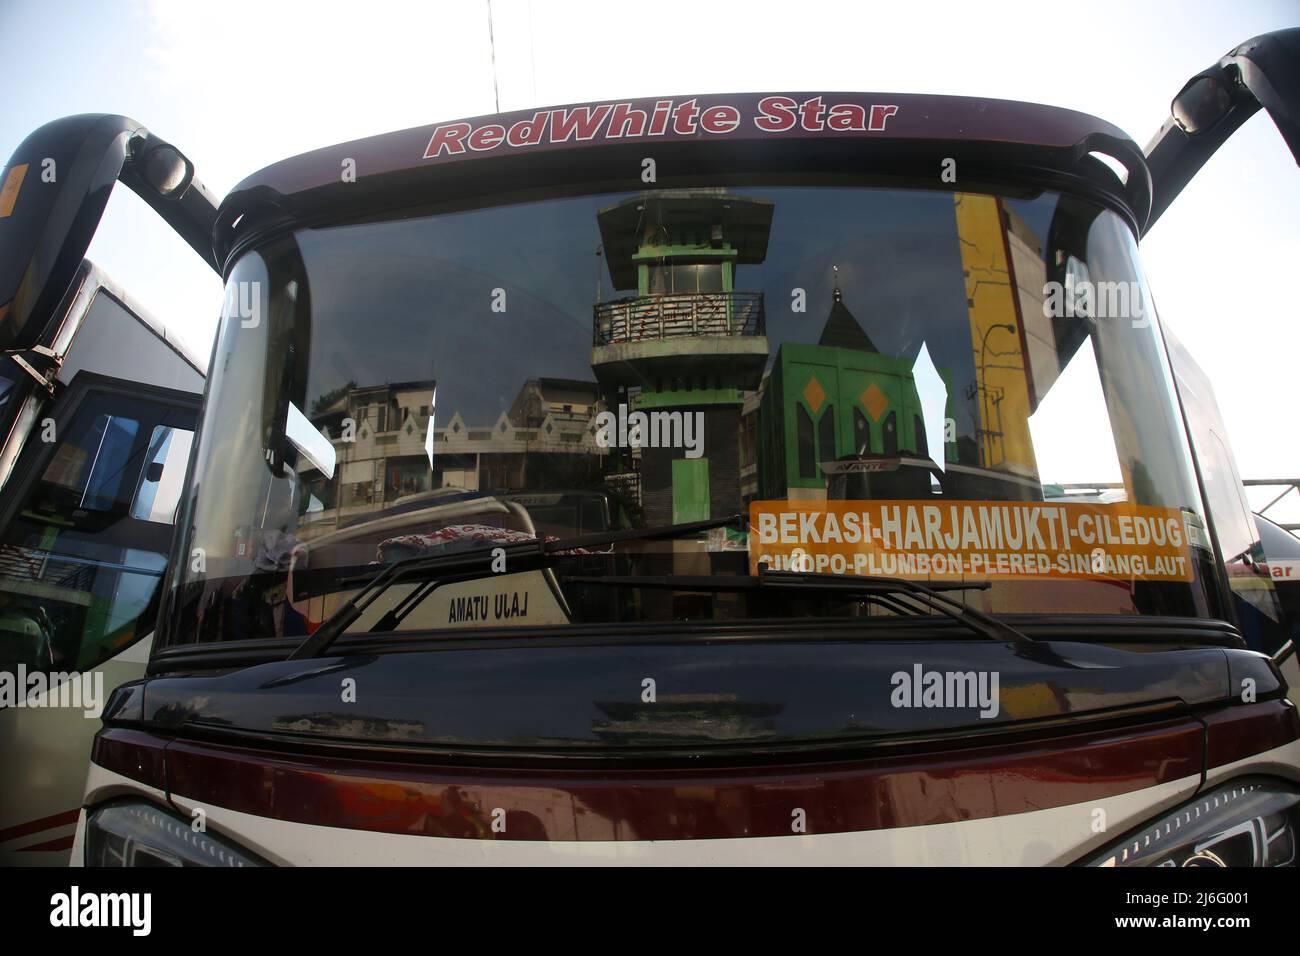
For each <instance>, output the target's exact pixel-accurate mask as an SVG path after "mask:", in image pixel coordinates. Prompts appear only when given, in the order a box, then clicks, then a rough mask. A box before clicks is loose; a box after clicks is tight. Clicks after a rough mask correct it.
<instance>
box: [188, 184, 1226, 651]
mask: <svg viewBox="0 0 1300 956" xmlns="http://www.w3.org/2000/svg"><path fill="white" fill-rule="evenodd" d="M225 301H226V308H225V311H224V315H223V319H222V322H221V327H220V329H219V332H218V342H217V346H216V351H215V353H214V361H213V366H212V378H211V384H210V389H209V394H208V397H207V400H206V405H205V411H204V414H203V419H202V423H201V428H200V433H199V437H198V439H197V441H198V447H197V449H196V451H195V455H194V464H193V470H192V475H191V481H190V485H189V489H188V493H187V497H186V500H185V502H184V505H183V508H184V512H183V516H182V519H181V522H182V524H181V527H182V533H181V534H179V535H178V538H177V549H178V550H177V554H176V560H175V561H173V563H172V570H171V572H170V584H169V586H170V591H171V595H170V598H169V602H170V612H169V614H168V618H169V620H168V621H167V623H166V625H165V627H166V628H167V637H166V643H170V644H179V643H188V642H203V641H232V640H245V639H249V640H251V639H274V638H282V639H286V640H287V639H291V638H299V637H301V636H302V635H304V634H308V633H310V632H311V631H312V629H313V628H314V627H316V626H318V625H319V623H320V622H321V621H322V620H324V619H325V618H327V617H328V616H329V615H330V614H331V613H332V612H333V610H334V609H335V608H337V607H338V605H339V604H340V603H341V602H342V601H343V600H345V599H346V598H347V597H348V596H349V595H351V594H354V593H356V590H357V589H358V588H359V587H360V586H361V584H360V582H362V581H364V580H365V578H366V575H368V574H373V572H375V571H376V570H377V569H379V568H381V567H382V566H384V565H386V564H389V563H391V562H393V561H394V560H397V559H400V558H405V557H412V556H420V555H438V554H443V553H449V552H453V551H455V550H457V549H466V548H482V547H483V546H484V545H485V544H493V543H512V542H517V541H527V540H533V539H544V540H554V539H557V538H559V539H567V538H571V537H574V536H577V535H582V534H592V533H599V532H602V531H607V530H612V529H617V528H622V527H629V528H642V527H657V526H665V525H669V524H677V523H685V522H692V521H702V520H706V519H711V518H718V517H721V516H725V515H729V514H741V515H744V516H745V517H746V519H747V520H746V522H745V523H744V525H745V526H744V527H738V528H714V529H712V530H711V531H708V532H701V533H699V534H695V535H688V536H686V537H684V538H682V539H674V540H659V541H628V542H623V543H619V544H616V545H614V546H613V547H611V548H609V549H608V550H605V549H593V550H592V551H590V552H582V553H574V554H572V555H569V556H568V557H567V558H566V559H565V560H564V561H562V562H560V564H559V565H558V566H557V567H555V568H553V569H552V568H548V569H545V570H542V571H538V570H528V571H520V572H518V573H515V572H512V571H511V569H510V568H509V567H494V568H492V569H491V571H494V572H496V573H494V574H486V575H485V576H484V577H483V578H480V579H476V580H473V581H461V582H451V583H446V584H442V585H440V586H439V587H437V588H436V590H433V591H432V592H429V593H425V594H417V593H416V590H417V588H418V587H419V586H420V585H419V584H417V583H412V584H409V585H406V586H404V587H397V588H393V589H392V593H391V595H389V596H387V597H386V600H385V601H384V602H382V606H381V607H377V608H376V609H375V611H374V615H375V616H371V617H369V618H364V617H363V618H362V619H361V620H359V621H358V622H357V623H356V625H354V627H353V630H363V631H365V630H375V631H385V632H391V631H393V630H397V631H429V630H435V631H438V632H440V633H441V632H447V631H457V630H461V629H484V628H487V629H514V628H518V627H552V626H562V625H565V624H568V623H595V624H613V623H647V624H665V623H671V622H683V621H687V622H710V621H730V622H735V621H737V620H749V621H757V620H759V619H769V618H778V619H780V618H788V617H791V616H836V615H849V616H868V617H869V616H873V615H885V614H889V613H891V610H890V608H889V607H887V606H882V605H878V604H872V603H871V602H867V603H866V604H864V603H863V602H860V601H845V600H843V599H842V598H839V599H835V600H830V599H828V598H826V597H824V596H819V597H813V598H809V599H807V600H789V599H786V598H783V599H782V600H781V601H779V602H771V601H768V600H766V599H765V598H762V599H760V598H759V597H758V596H756V595H754V594H753V593H750V592H746V591H744V590H743V589H741V590H737V591H736V592H734V593H733V592H720V591H717V590H714V589H708V588H699V587H697V588H696V589H695V590H692V588H691V586H690V580H689V579H690V577H691V576H694V578H695V580H696V581H698V579H699V576H700V575H733V574H734V575H750V574H755V573H759V572H762V571H764V570H767V569H777V570H807V571H818V572H826V573H836V574H884V575H891V576H899V577H906V578H913V579H916V580H921V581H953V580H958V581H971V582H978V583H981V584H984V583H986V584H987V587H984V588H982V589H980V590H972V591H968V592H961V593H962V594H963V595H964V597H963V598H962V600H965V601H967V602H968V603H970V604H971V605H972V606H976V607H979V608H980V609H982V610H986V611H993V612H996V613H1024V614H1034V613H1043V614H1046V613H1056V614H1059V613H1088V614H1099V615H1173V616H1218V615H1220V614H1221V613H1222V612H1221V611H1220V610H1219V603H1218V601H1219V598H1218V597H1217V596H1216V595H1217V594H1218V592H1217V591H1216V590H1215V588H1216V585H1215V584H1214V581H1215V578H1214V571H1213V568H1214V564H1213V561H1214V559H1213V554H1212V551H1211V549H1210V546H1209V544H1208V537H1207V535H1206V532H1205V524H1204V520H1203V514H1202V512H1203V508H1202V503H1201V497H1200V494H1199V492H1198V490H1197V484H1196V481H1195V478H1194V471H1193V467H1192V463H1191V456H1190V452H1189V450H1188V443H1187V439H1186V433H1185V430H1184V427H1183V425H1182V419H1181V417H1180V414H1179V412H1178V410H1177V404H1176V401H1175V399H1174V398H1173V392H1172V385H1171V381H1170V374H1169V365H1168V360H1167V358H1166V356H1165V353H1164V350H1163V344H1162V340H1161V336H1160V332H1159V329H1158V326H1157V324H1156V321H1155V316H1154V313H1153V311H1152V308H1151V304H1150V302H1151V300H1150V296H1149V293H1148V292H1147V288H1146V284H1145V279H1144V278H1143V276H1142V275H1141V272H1140V268H1139V266H1138V264H1137V251H1136V242H1135V240H1134V238H1133V236H1132V233H1131V232H1130V230H1129V229H1128V227H1127V226H1126V225H1125V224H1124V222H1123V220H1122V219H1121V218H1120V217H1119V216H1118V215H1116V214H1115V213H1113V212H1111V211H1109V210H1106V209H1104V208H1102V207H1100V206H1097V205H1094V204H1091V203H1088V202H1085V201H1083V200H1081V199H1077V198H1074V197H1070V196H1066V195H1060V194H1053V193H1045V192H1040V193H1035V194H1032V195H1028V194H1017V195H994V194H989V193H960V192H959V193H952V192H941V191H922V190H912V189H888V188H867V187H861V188H859V187H852V188H850V187H836V186H817V187H809V186H787V185H781V186H772V187H764V186H757V185H743V186H735V187H727V188H723V187H717V186H710V187H708V188H693V189H689V188H679V189H658V190H653V191H645V192H627V193H613V194H609V193H606V194H598V195H581V196H576V197H574V196H566V197H562V198H553V199H547V200H541V201H537V200H534V201H529V202H520V203H514V204H503V205H497V206H492V207H489V208H480V209H473V210H468V211H466V210H463V209H461V210H454V211H439V210H411V209H407V210H403V211H402V212H401V213H400V214H394V215H392V216H388V217H383V216H378V217H377V216H370V217H367V218H366V219H365V220H364V221H352V222H342V223H336V224H331V225H322V226H317V227H314V228H299V229H296V230H294V231H291V232H288V233H283V234H281V235H279V236H277V237H275V238H272V239H269V240H267V241H266V242H264V243H263V244H262V245H260V246H258V247H256V248H253V249H252V250H250V251H247V252H245V253H244V254H243V255H242V256H241V257H240V258H239V260H238V261H237V262H236V263H235V265H234V266H233V268H232V270H231V272H230V274H229V277H228V282H227V291H226V299H225ZM485 570H486V569H485ZM651 575H658V576H665V575H667V576H679V578H678V583H677V584H674V583H673V579H672V578H666V579H664V580H663V581H661V582H660V583H659V585H658V586H655V587H650V586H649V585H648V584H647V582H646V578H647V576H651ZM602 576H603V577H608V578H615V577H618V578H623V579H625V580H624V581H623V582H622V584H621V586H598V584H596V583H595V582H594V579H595V578H597V577H602ZM576 579H581V580H576ZM605 583H606V584H612V583H614V582H605ZM404 601H405V602H406V603H405V604H403V602H404ZM395 607H398V608H399V610H400V613H392V614H390V613H387V612H388V611H392V610H393V609H394V608H395ZM408 612H409V613H408ZM483 636H486V632H484V634H483Z"/></svg>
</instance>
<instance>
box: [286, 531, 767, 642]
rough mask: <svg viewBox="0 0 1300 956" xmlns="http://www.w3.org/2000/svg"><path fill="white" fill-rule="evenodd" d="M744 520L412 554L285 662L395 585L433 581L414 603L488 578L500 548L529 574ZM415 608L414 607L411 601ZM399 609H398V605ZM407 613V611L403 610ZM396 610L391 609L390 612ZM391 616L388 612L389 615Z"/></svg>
mask: <svg viewBox="0 0 1300 956" xmlns="http://www.w3.org/2000/svg"><path fill="white" fill-rule="evenodd" d="M744 520H745V519H744V517H743V516H741V515H738V514H735V515H728V516H727V517H725V518H710V519H708V520H707V521H689V522H686V523H684V524H670V525H664V526H662V527H658V528H631V529H627V530H624V531H602V532H597V533H595V534H584V535H578V536H577V537H573V538H565V539H562V540H556V541H546V540H544V539H542V538H537V539H534V540H532V541H520V542H515V543H513V544H506V543H495V544H494V543H491V542H489V543H488V544H485V545H484V546H483V547H481V548H474V549H472V550H469V551H458V552H456V553H454V554H440V555H414V556H412V557H409V558H402V559H400V560H398V561H394V562H393V563H392V564H389V565H386V566H385V567H384V569H383V570H382V571H379V572H378V573H377V574H376V575H375V576H374V577H372V578H371V579H370V580H369V582H368V583H367V584H366V585H365V586H364V587H362V588H361V590H360V591H358V592H357V593H356V594H354V595H353V596H352V597H351V598H349V599H348V600H347V601H344V602H343V603H342V604H340V605H339V606H338V608H336V609H335V611H334V613H332V614H331V615H330V616H329V617H327V618H326V619H325V620H324V621H322V622H321V625H320V627H318V628H316V630H315V631H313V632H312V633H311V634H310V635H309V636H308V637H307V638H306V639H305V640H304V641H303V642H302V643H301V644H299V645H298V646H297V647H296V648H294V650H293V652H292V653H291V654H290V655H289V656H288V658H286V659H287V660H291V661H293V660H301V659H303V658H309V657H319V656H320V655H321V654H323V653H324V652H325V650H326V649H327V648H328V647H329V646H330V645H331V644H332V643H334V640H335V638H337V637H338V636H339V635H340V634H342V633H343V632H344V631H346V630H347V629H348V627H350V626H351V625H352V624H353V622H355V621H356V619H357V618H359V617H360V616H361V615H362V614H363V613H364V612H365V610H366V608H368V607H369V606H370V605H371V604H373V603H374V602H375V600H376V599H377V598H378V597H379V595H380V594H382V593H383V592H384V591H386V590H388V589H389V588H390V587H392V586H393V585H394V584H396V583H397V582H398V581H401V580H407V579H410V578H414V577H420V578H423V579H425V580H429V578H430V577H432V578H433V580H432V582H431V584H432V585H433V586H432V587H426V588H422V589H421V590H420V596H419V600H423V598H424V597H425V596H427V595H428V593H429V592H430V591H432V590H433V589H434V588H435V587H437V586H438V585H440V584H444V583H447V582H449V581H472V580H476V579H478V578H485V577H487V576H488V575H490V574H492V573H493V571H492V564H493V558H494V557H497V556H498V555H497V551H498V549H500V550H501V551H503V552H504V553H505V559H506V567H508V568H509V569H510V573H512V574H513V573H516V572H518V571H531V570H536V569H538V568H543V567H546V566H548V565H550V564H552V563H554V562H555V560H556V559H557V558H559V557H564V552H569V551H577V550H579V549H582V548H600V547H604V546H605V545H613V544H618V543H619V542H622V541H653V540H655V539H659V538H680V537H682V536H683V535H688V534H693V533H695V532H697V531H709V530H711V529H713V528H725V527H727V526H729V525H735V526H736V527H737V528H740V527H743V522H744ZM403 603H404V604H405V603H406V602H403ZM416 603H418V602H416ZM399 607H401V605H399ZM407 609H408V610H409V608H407ZM396 610H398V608H394V611H396ZM390 613H391V612H390Z"/></svg>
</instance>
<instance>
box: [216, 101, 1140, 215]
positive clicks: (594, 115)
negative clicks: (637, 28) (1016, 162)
mask: <svg viewBox="0 0 1300 956" xmlns="http://www.w3.org/2000/svg"><path fill="white" fill-rule="evenodd" d="M1097 134H1101V135H1103V136H1108V137H1113V138H1115V139H1119V140H1124V141H1127V142H1131V140H1130V138H1129V137H1128V136H1127V134H1125V133H1124V132H1123V131H1122V130H1120V129H1119V128H1118V127H1116V126H1113V125H1111V124H1110V123H1107V122H1104V121H1103V120H1099V119H1097V118H1095V117H1092V116H1088V115H1087V114H1084V113H1078V112H1075V111H1073V110H1067V109H1061V108H1058V107H1052V106H1042V105H1039V104H1035V103H1022V102H1017V101H1014V100H996V99H978V98H974V97H966V96H934V95H921V94H905V93H735V94H713V95H694V96H687V97H674V98H667V97H657V98H647V99H623V100H607V101H600V102H594V103H579V104H571V105H567V106H558V107H547V108H541V109H535V110H522V111H516V112H511V113H502V114H496V115H487V116H477V117H472V118H469V119H460V120H454V121H449V122H442V123H436V124H433V125H430V126H419V127H414V128H412V129H407V130H400V131H397V132H393V133H386V134H382V135H379V136H372V137H368V138H366V139H360V140H353V141H351V142H346V143H340V144H337V145H334V146H327V147H325V148H323V149H317V150H313V151H312V152H308V153H304V154H302V155H300V156H296V157H293V158H291V159H286V160H283V161H281V162H279V163H275V164H274V165H272V166H268V167H266V168H265V169H263V170H261V171H260V172H257V173H254V174H253V175H252V176H250V177H248V178H247V179H245V180H244V181H243V182H241V183H240V184H239V185H238V186H236V187H235V189H234V190H233V191H232V195H233V194H234V193H240V192H244V191H246V190H249V189H253V188H257V187H266V188H269V189H271V190H273V191H275V192H278V193H280V194H281V195H290V194H293V193H297V192H302V191H304V190H308V189H312V188H315V187H318V186H325V185H332V184H334V183H338V182H340V180H341V172H342V166H343V163H344V161H345V160H352V162H353V163H354V164H355V170H356V175H357V177H358V178H362V177H368V176H372V175H382V174H384V173H390V172H396V171H400V170H407V169H412V168H418V167H420V166H425V165H440V164H447V163H457V162H465V161H469V160H472V159H475V158H479V157H487V156H499V155H507V154H518V153H522V152H533V153H538V152H549V151H553V150H563V149H569V150H572V149H582V148H586V147H590V146H600V145H611V144H615V143H619V144H623V143H628V142H629V141H644V142H645V143H646V145H647V146H652V145H653V144H655V143H668V142H689V141H709V140H714V141H717V140H744V141H754V140H789V139H800V140H826V139H844V138H879V139H894V140H927V139H928V140H936V141H944V140H964V141H980V142H989V143H1006V144H1018V145H1026V146H1039V147H1049V148H1051V147H1056V148H1062V147H1072V146H1075V145H1077V144H1078V143H1080V142H1081V141H1083V140H1084V139H1086V138H1088V137H1090V136H1095V135H1097ZM1135 148H1136V147H1135Z"/></svg>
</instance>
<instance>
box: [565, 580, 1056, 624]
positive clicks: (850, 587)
mask: <svg viewBox="0 0 1300 956" xmlns="http://www.w3.org/2000/svg"><path fill="white" fill-rule="evenodd" d="M564 581H565V582H566V583H571V584H587V585H602V586H607V587H620V586H621V587H639V588H661V589H669V590H687V591H761V590H763V589H773V588H794V589H802V590H809V591H813V592H816V593H819V594H826V593H843V594H845V595H846V596H847V595H853V594H863V595H871V596H872V597H873V598H875V599H877V600H879V602H880V603H881V604H883V605H886V606H888V607H890V608H891V609H892V610H897V611H903V612H905V613H906V612H909V611H911V610H912V609H911V608H909V607H907V606H906V605H902V604H899V603H898V602H897V601H896V600H891V599H890V596H891V595H904V596H906V597H909V598H911V599H913V600H914V601H916V602H917V603H918V604H922V605H924V606H927V607H929V608H931V609H932V610H935V611H938V612H939V613H940V614H942V615H944V616H945V617H949V618H952V619H953V620H955V621H957V622H958V623H959V624H961V625H963V626H964V627H966V628H968V629H970V630H972V631H974V632H975V633H977V634H979V635H981V636H983V637H987V638H990V639H992V640H995V641H1005V640H1012V641H1031V640H1032V638H1030V637H1028V636H1027V635H1025V634H1024V633H1022V632H1021V631H1019V630H1017V629H1016V628H1014V627H1012V626H1011V625H1010V624H1008V623H1006V622H1005V621H1001V620H999V619H998V618H996V617H993V616H991V615H988V614H985V613H984V612H983V611H979V610H976V609H975V608H973V607H969V606H968V605H966V604H963V603H962V602H960V601H956V600H954V599H953V598H951V597H948V595H947V594H946V593H945V592H947V591H982V590H986V589H987V588H988V587H989V583H988V582H987V581H973V582H968V581H935V582H932V583H929V584H922V583H921V582H919V581H909V580H908V579H906V578H892V577H885V576H884V575H868V574H828V573H814V572H802V571H763V572H760V573H759V574H757V575H752V574H751V575H685V574H678V575H675V574H664V575H628V576H617V575H606V576H601V577H583V576H575V575H566V576H565V578H564Z"/></svg>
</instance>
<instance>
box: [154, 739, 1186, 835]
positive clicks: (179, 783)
mask: <svg viewBox="0 0 1300 956" xmlns="http://www.w3.org/2000/svg"><path fill="white" fill-rule="evenodd" d="M1203 735H1204V730H1203V728H1202V725H1201V724H1200V723H1199V722H1197V721H1194V720H1177V721H1175V720H1171V721H1166V722H1163V723H1160V724H1156V725H1152V726H1150V727H1146V728H1143V729H1141V730H1134V731H1124V732H1119V731H1113V732H1109V733H1092V734H1077V735H1073V736H1070V737H1065V738H1057V739H1054V740H1050V741H1040V742H1029V743H1023V742H1022V743H1019V744H1007V745H1002V746H998V747H982V748H978V749H965V750H960V751H949V752H944V753H937V754H926V755H911V756H899V757H891V758H881V759H874V760H866V761H859V762H853V763H848V762H842V763H836V764H822V765H817V766H811V765H792V766H769V767H762V768H752V769H737V770H725V771H724V770H711V771H698V772H692V771H662V772H649V771H627V770H624V771H609V770H605V771H599V770H593V771H569V772H565V773H561V772H558V771H539V770H531V769H530V770H486V769H457V768H449V767H438V766H431V765H428V764H418V763H392V762H381V761H375V760H367V759H362V758H358V759H347V758H340V757H332V758H325V757H311V758H297V757H292V756H285V755H282V754H278V753H274V752H268V751H261V750H255V749H246V748H239V747H227V746H215V745H207V744H199V743H194V742H189V741H176V742H174V743H172V744H171V745H170V746H168V747H167V750H166V754H167V772H168V779H169V782H170V784H171V787H170V789H171V791H172V793H173V794H174V795H175V796H179V797H184V798H186V799H187V800H192V801H196V802H198V803H200V804H202V803H210V804H213V805H217V806H222V807H227V808H229V809H232V810H238V811H241V812H244V813H250V814H255V815H258V816H262V817H269V818H272V819H277V820H286V821H294V822H298V823H310V824H316V825H320V826H331V827H347V828H351V829H360V830H373V831H380V832H385V833H404V834H415V835H421V836H440V837H462V838H470V839H476V838H481V839H499V840H569V841H590V840H681V839H706V838H708V839H711V838H726V837H765V836H789V835H790V834H791V833H794V832H799V831H796V829H795V828H794V826H793V825H792V823H793V822H794V821H795V820H796V819H797V818H798V816H799V815H798V814H797V813H796V811H799V810H802V811H803V818H804V819H805V820H806V831H804V832H808V833H834V832H850V831H859V830H878V829H887V828H891V827H906V826H921V825H926V824H935V823H951V822H956V821H962V820H972V819H978V818H985V817H992V816H999V815H1006V814H1013V813H1024V812H1028V811H1032V810H1042V809H1046V808H1049V807H1057V806H1063V805H1067V804H1073V803H1082V802H1085V801H1092V800H1100V799H1103V798H1106V797H1111V796H1115V795H1117V794H1122V793H1129V792H1132V791H1135V790H1141V789H1144V788H1147V787H1152V786H1155V785H1157V784H1162V783H1166V782H1169V781H1172V780H1177V779H1180V778H1185V777H1189V776H1196V775H1198V774H1200V772H1201V766H1202V743H1203ZM498 811H504V820H505V831H504V832H497V830H494V828H493V823H494V820H497V821H499V820H500V819H501V814H500V813H499V812H498ZM1089 825H1090V819H1089V818H1087V817H1086V816H1084V817H1081V818H1080V820H1079V827H1080V828H1081V832H1083V831H1084V830H1086V828H1087V827H1088V826H1089ZM498 828H499V824H498Z"/></svg>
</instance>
